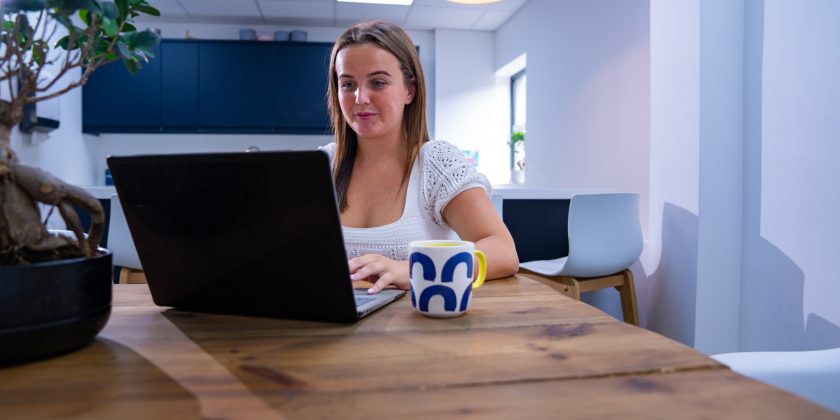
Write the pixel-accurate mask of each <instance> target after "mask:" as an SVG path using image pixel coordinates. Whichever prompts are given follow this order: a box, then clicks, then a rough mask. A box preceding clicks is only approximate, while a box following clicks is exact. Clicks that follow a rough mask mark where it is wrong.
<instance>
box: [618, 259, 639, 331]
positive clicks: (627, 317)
mask: <svg viewBox="0 0 840 420" xmlns="http://www.w3.org/2000/svg"><path fill="white" fill-rule="evenodd" d="M623 274H624V283H623V284H622V285H620V286H616V287H615V289H616V290H618V294H619V296H620V297H621V312H622V315H623V317H624V322H626V323H628V324H633V325H636V326H638V325H639V310H638V309H637V308H636V286H635V285H634V284H633V272H632V271H630V270H629V269H625V270H624V273H623Z"/></svg>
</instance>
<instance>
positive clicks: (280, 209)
mask: <svg viewBox="0 0 840 420" xmlns="http://www.w3.org/2000/svg"><path fill="white" fill-rule="evenodd" d="M108 167H109V168H110V170H111V174H112V176H113V178H114V184H115V186H116V189H117V193H118V195H119V197H120V202H121V204H122V209H123V211H124V213H125V219H126V221H127V222H128V227H129V230H130V232H131V235H132V237H133V238H134V244H135V246H136V249H137V254H138V256H139V258H140V263H141V264H142V266H143V271H144V272H145V275H146V279H147V281H148V283H149V290H150V291H151V294H152V298H153V299H154V302H155V304H157V305H160V306H171V307H174V308H177V309H180V310H187V311H196V312H211V313H225V314H237V315H255V316H266V317H275V318H290V319H302V320H313V321H334V322H354V321H356V320H358V319H359V318H361V317H363V316H365V315H367V314H369V313H371V312H373V311H375V310H376V309H378V308H381V307H382V306H384V305H386V304H388V303H390V302H393V301H394V300H396V299H398V298H399V297H401V296H402V295H403V294H404V293H405V292H404V291H401V290H393V289H386V290H383V291H382V292H379V293H377V294H375V295H368V294H367V292H366V291H365V290H364V289H356V290H354V288H353V286H352V282H351V281H350V272H349V269H348V266H347V255H346V253H345V250H344V240H343V238H342V234H341V222H340V220H339V214H338V206H337V205H336V199H335V188H334V186H333V181H332V176H331V174H330V165H329V158H328V156H327V155H326V154H325V153H324V152H321V151H283V152H254V153H209V154H207V153H205V154H174V155H145V156H111V157H109V158H108Z"/></svg>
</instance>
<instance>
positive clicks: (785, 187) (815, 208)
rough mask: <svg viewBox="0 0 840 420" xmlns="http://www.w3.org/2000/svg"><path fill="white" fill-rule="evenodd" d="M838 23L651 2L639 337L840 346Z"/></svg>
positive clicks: (708, 347) (831, 13)
mask: <svg viewBox="0 0 840 420" xmlns="http://www.w3.org/2000/svg"><path fill="white" fill-rule="evenodd" d="M838 18H840V5H838V4H837V3H836V2H833V1H827V0H826V1H816V0H811V1H807V2H796V3H793V2H786V1H782V0H766V1H764V0H744V1H730V0H725V1H724V0H703V1H700V0H695V1H692V2H680V3H678V2H672V1H669V0H652V1H651V63H652V65H651V78H652V85H651V88H652V99H651V103H652V111H651V208H652V211H651V222H650V229H651V233H652V234H651V238H652V240H651V243H650V244H649V245H650V246H649V247H648V248H647V249H646V255H645V258H643V261H644V263H645V271H646V272H648V273H649V277H648V278H647V279H645V280H644V281H643V282H642V286H641V287H640V291H641V294H642V296H640V299H639V300H640V306H642V307H646V308H648V311H649V312H648V313H647V314H645V315H647V317H645V315H643V316H642V318H643V320H644V319H646V320H647V325H648V326H649V327H651V328H652V329H654V330H657V331H660V332H662V333H664V334H666V335H669V336H671V337H673V338H676V339H678V340H680V341H683V342H685V343H687V344H691V345H694V346H695V347H697V348H698V349H700V350H702V351H705V352H707V353H718V352H724V351H736V350H779V349H786V350H792V349H816V348H825V347H830V346H838V345H840V327H838V325H840V307H838V305H837V304H836V302H837V296H840V283H838V282H837V274H836V273H837V272H838V271H837V270H838V268H840V261H838V258H837V256H838V255H840V244H838V241H837V239H836V238H837V237H838V236H840V222H838V219H837V214H840V198H838V195H837V194H834V193H833V191H836V190H837V186H836V182H834V180H835V179H837V175H836V171H835V170H834V169H835V168H834V167H835V166H836V164H835V162H836V161H837V160H838V158H840V143H838V142H837V138H838V135H840V99H838V98H840V96H838V93H840V79H838V77H837V74H840V51H838V50H837V48H836V45H835V44H836V43H835V42H834V40H836V39H838V37H839V36H840V29H838V27H837V25H835V24H834V22H836V21H837V20H838ZM660 207H661V208H663V210H662V212H661V213H660V211H659V210H658V208H660ZM669 209H670V213H671V215H670V216H669ZM656 231H659V234H655V232H656ZM657 238H661V239H660V240H659V241H656V239H657ZM657 242H658V243H657ZM657 254H659V255H657Z"/></svg>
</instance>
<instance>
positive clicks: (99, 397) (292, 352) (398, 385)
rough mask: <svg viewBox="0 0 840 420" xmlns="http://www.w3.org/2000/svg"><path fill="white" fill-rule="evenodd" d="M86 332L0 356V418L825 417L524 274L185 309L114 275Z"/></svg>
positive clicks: (815, 408)
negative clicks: (423, 296)
mask: <svg viewBox="0 0 840 420" xmlns="http://www.w3.org/2000/svg"><path fill="white" fill-rule="evenodd" d="M114 305H115V307H114V309H113V314H112V317H111V320H110V321H109V323H108V325H107V327H106V328H105V330H103V332H102V333H101V334H100V336H99V338H97V340H96V342H94V344H93V345H91V346H88V347H86V348H84V349H82V350H80V351H77V352H74V353H71V354H68V355H65V356H61V357H56V358H53V359H50V360H46V361H43V362H37V363H31V364H27V365H22V366H16V367H10V368H4V369H0V418H2V419H6V418H10V419H12V418H57V417H62V418H120V419H123V418H159V417H160V418H281V417H286V418H351V419H352V418H436V419H437V418H527V419H531V418H558V417H568V418H596V417H597V418H603V417H609V418H674V417H677V418H733V417H737V418H837V417H832V416H833V414H832V413H830V412H828V411H826V410H824V409H822V408H820V407H818V406H816V405H814V404H811V403H809V402H807V401H805V400H802V399H800V398H797V397H795V396H792V395H790V394H787V393H785V392H782V391H779V390H777V389H774V388H771V387H769V386H766V385H763V384H760V383H757V382H754V381H751V380H749V379H746V378H743V377H741V376H738V375H735V374H734V373H732V372H731V371H729V370H728V369H727V368H726V367H725V366H723V365H721V364H719V363H717V362H715V361H714V360H712V359H710V358H708V357H706V356H704V355H703V354H701V353H699V352H697V351H695V350H693V349H691V348H689V347H686V346H684V345H682V344H680V343H677V342H675V341H672V340H669V339H666V338H664V337H662V336H660V335H658V334H655V333H652V332H650V331H646V330H643V329H640V328H637V327H634V326H631V325H627V324H625V323H622V322H619V321H616V320H615V319H613V318H611V317H609V316H607V315H606V314H604V313H603V312H601V311H599V310H597V309H595V308H592V307H589V306H587V305H585V304H582V303H580V302H577V301H575V300H573V299H570V298H568V297H566V296H563V295H561V294H559V293H557V292H556V291H555V290H552V289H551V288H549V287H547V286H545V285H543V284H541V282H540V281H539V280H535V279H533V278H529V277H526V276H516V277H513V278H509V279H505V280H499V281H492V282H488V283H487V284H485V286H484V287H482V288H480V289H478V290H477V291H476V294H475V299H474V301H473V304H472V306H471V308H470V311H469V312H468V313H467V314H466V315H464V316H462V317H459V318H455V319H434V318H426V317H424V316H422V315H419V314H417V313H415V312H414V311H413V310H412V309H411V307H410V302H408V299H402V300H400V301H398V302H396V303H394V304H392V305H389V306H388V307H386V308H384V309H382V310H381V311H379V312H377V313H375V314H373V315H372V316H370V317H368V318H367V319H364V320H362V321H359V322H357V323H355V324H352V325H344V324H329V323H316V322H304V321H289V320H280V319H270V318H257V317H241V316H227V315H211V314H198V313H190V312H182V311H176V310H171V309H166V308H160V307H157V306H155V305H154V304H153V303H152V302H151V298H150V296H149V293H148V289H147V286H146V285H118V286H116V287H115V295H114Z"/></svg>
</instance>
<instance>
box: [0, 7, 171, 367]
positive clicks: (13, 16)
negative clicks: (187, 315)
mask: <svg viewBox="0 0 840 420" xmlns="http://www.w3.org/2000/svg"><path fill="white" fill-rule="evenodd" d="M0 7H2V12H3V22H2V25H3V26H2V32H0V83H2V84H3V89H2V91H0V92H2V94H0V364H4V363H13V362H19V361H23V360H27V359H34V358H38V357H42V356H46V355H50V354H55V353H58V352H63V351H67V350H70V349H73V348H78V347H79V346H82V345H84V344H86V343H87V342H89V341H90V340H91V339H92V338H93V337H95V336H96V334H97V333H98V332H99V331H100V330H101V329H102V327H104V325H105V323H106V322H107V319H108V316H109V314H110V305H111V278H112V277H111V271H112V267H111V254H110V252H108V251H107V250H102V249H100V248H99V241H100V239H101V237H102V231H103V227H104V222H105V216H104V211H103V209H102V206H101V205H100V204H99V201H98V200H97V199H96V198H94V197H93V196H92V195H90V194H89V193H88V192H87V191H85V190H84V189H82V188H79V187H76V186H73V185H69V184H66V183H64V182H63V181H61V180H60V179H58V178H56V177H54V176H52V175H50V174H49V173H48V172H47V171H45V170H42V169H39V168H35V167H32V166H28V165H26V164H24V163H23V162H20V161H19V159H18V158H17V155H16V154H15V151H14V150H12V147H11V135H12V132H13V130H14V128H15V126H17V125H18V124H19V123H20V122H21V119H22V118H23V115H24V112H23V111H24V107H25V106H27V105H30V106H31V104H35V103H37V102H39V101H43V100H47V99H51V98H55V97H58V96H60V95H63V94H65V93H67V92H68V91H70V90H72V89H75V88H77V87H79V86H82V85H83V84H84V83H85V82H86V81H87V80H88V78H89V77H90V75H91V73H93V72H94V71H95V70H96V69H97V68H100V67H101V66H103V65H105V64H108V63H110V62H112V61H117V60H121V61H122V62H123V63H125V66H126V67H127V68H128V70H129V71H130V72H131V73H135V72H136V71H137V70H138V69H139V68H140V66H141V65H142V63H144V62H147V61H148V60H149V58H151V57H152V52H151V50H152V48H153V47H154V46H155V45H157V44H158V42H160V38H159V37H158V35H157V34H155V33H154V32H151V31H148V30H145V31H138V30H137V29H136V28H135V26H134V25H133V24H132V22H133V21H134V19H135V18H136V17H137V16H139V15H140V14H149V15H153V16H158V15H160V13H159V12H158V11H157V10H156V9H155V8H153V7H151V6H150V5H149V4H148V2H147V1H145V0H115V1H113V2H111V1H97V0H3V1H2V6H0ZM47 69H49V70H47ZM79 70H81V71H79ZM48 72H49V73H51V75H48V74H49V73H48ZM114 94H116V95H118V94H119V92H115V93H114ZM115 112H119V111H118V110H115ZM39 203H40V204H39ZM42 208H43V209H48V210H46V211H48V212H50V213H51V212H53V211H56V210H57V211H58V212H59V213H60V215H61V216H62V218H63V219H64V221H65V223H66V225H67V229H68V230H69V231H70V232H71V233H70V234H69V235H58V234H55V233H52V232H49V231H47V230H46V228H45V226H44V224H43V223H42V219H43V216H44V215H43V214H42V212H41V209H42ZM77 208H81V209H83V210H84V211H86V212H87V213H89V215H90V220H91V222H92V223H91V227H90V229H89V230H88V232H87V233H85V232H83V231H82V226H81V223H80V219H79V215H78V213H77V212H76V209H77Z"/></svg>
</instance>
